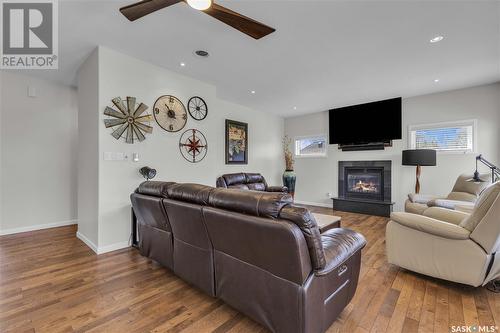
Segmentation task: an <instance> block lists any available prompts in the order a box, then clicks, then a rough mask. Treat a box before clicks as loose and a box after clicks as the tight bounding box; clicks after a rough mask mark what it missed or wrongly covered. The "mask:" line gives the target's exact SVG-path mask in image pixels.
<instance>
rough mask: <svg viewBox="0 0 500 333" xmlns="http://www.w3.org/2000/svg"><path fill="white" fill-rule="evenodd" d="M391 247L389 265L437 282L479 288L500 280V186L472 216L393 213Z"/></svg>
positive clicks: (482, 200)
mask: <svg viewBox="0 0 500 333" xmlns="http://www.w3.org/2000/svg"><path fill="white" fill-rule="evenodd" d="M386 248H387V260H388V261H389V263H391V264H394V265H398V266H400V267H402V268H406V269H408V270H411V271H414V272H417V273H421V274H425V275H429V276H433V277H436V278H440V279H444V280H449V281H454V282H459V283H463V284H468V285H471V286H474V287H477V286H481V285H485V284H486V283H488V282H489V281H491V280H493V279H496V278H498V277H500V255H497V256H495V254H496V253H497V252H500V182H496V183H495V184H492V185H490V186H489V187H488V188H486V189H485V190H484V191H483V193H482V194H481V196H480V197H479V199H478V200H477V202H476V204H475V206H474V209H473V210H472V212H471V214H467V213H463V212H460V211H454V210H449V209H443V208H439V207H431V208H428V209H427V210H425V212H424V215H417V214H411V213H402V212H398V213H392V214H391V220H390V221H389V223H388V224H387V228H386Z"/></svg>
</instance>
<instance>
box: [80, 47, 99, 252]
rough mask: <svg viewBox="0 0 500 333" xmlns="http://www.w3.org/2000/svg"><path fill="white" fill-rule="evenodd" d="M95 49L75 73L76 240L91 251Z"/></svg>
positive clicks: (96, 148) (96, 171)
mask: <svg viewBox="0 0 500 333" xmlns="http://www.w3.org/2000/svg"><path fill="white" fill-rule="evenodd" d="M98 74H99V73H98V51H97V49H96V50H94V52H92V54H91V55H90V56H89V57H88V58H87V60H86V61H85V62H84V63H83V65H82V66H81V67H80V70H79V72H78V175H77V179H78V195H77V197H78V233H77V235H78V237H80V238H82V239H83V240H84V241H85V242H86V243H87V244H88V245H89V246H90V247H92V248H93V250H94V251H95V250H96V249H97V248H96V245H95V244H97V238H98V224H97V221H98V215H99V214H98V213H99V206H98V195H99V192H98V186H99V163H98V162H99V130H98V128H99V127H98V125H99V114H98V112H97V110H98V109H99V101H98V98H97V97H98V94H99V77H98Z"/></svg>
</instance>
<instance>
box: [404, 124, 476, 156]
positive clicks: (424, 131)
mask: <svg viewBox="0 0 500 333" xmlns="http://www.w3.org/2000/svg"><path fill="white" fill-rule="evenodd" d="M476 123H477V121H476V120H475V119H471V120H463V121H454V122H443V123H435V124H424V125H410V126H409V133H408V137H409V148H410V149H435V150H437V151H442V152H457V153H458V152H460V153H469V152H470V153H471V152H474V151H475V144H476V142H475V141H476V140H475V138H476V127H477V126H476Z"/></svg>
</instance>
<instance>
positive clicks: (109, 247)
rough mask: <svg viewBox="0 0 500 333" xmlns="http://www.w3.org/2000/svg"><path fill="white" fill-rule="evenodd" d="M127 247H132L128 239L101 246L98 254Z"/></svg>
mask: <svg viewBox="0 0 500 333" xmlns="http://www.w3.org/2000/svg"><path fill="white" fill-rule="evenodd" d="M127 247H130V244H129V242H128V241H126V242H120V243H114V244H111V245H106V246H100V247H99V248H98V249H97V254H103V253H107V252H112V251H116V250H121V249H125V248H127Z"/></svg>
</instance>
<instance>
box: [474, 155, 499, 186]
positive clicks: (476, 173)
mask: <svg viewBox="0 0 500 333" xmlns="http://www.w3.org/2000/svg"><path fill="white" fill-rule="evenodd" d="M477 162H481V163H483V164H484V165H486V166H487V167H488V168H490V170H491V183H492V184H493V183H494V182H495V181H496V179H500V169H498V167H497V166H496V165H494V164H493V163H491V162H489V161H487V160H486V159H485V158H484V157H483V155H477V156H476V171H474V177H472V178H471V179H468V180H467V181H469V182H474V183H484V182H486V180H483V179H481V177H480V175H479V171H477Z"/></svg>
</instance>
